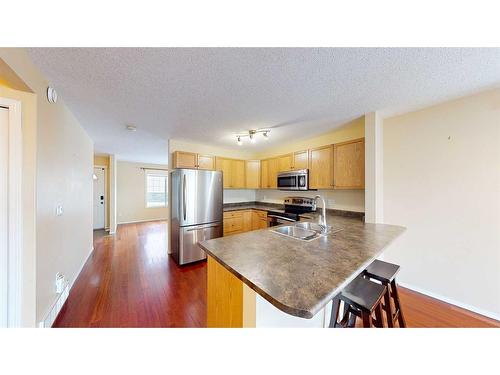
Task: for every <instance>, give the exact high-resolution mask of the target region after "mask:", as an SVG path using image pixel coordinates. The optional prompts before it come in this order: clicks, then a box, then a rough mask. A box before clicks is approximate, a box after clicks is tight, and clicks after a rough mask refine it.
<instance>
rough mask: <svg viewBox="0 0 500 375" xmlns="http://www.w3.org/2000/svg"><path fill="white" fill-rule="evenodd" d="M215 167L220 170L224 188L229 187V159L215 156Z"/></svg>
mask: <svg viewBox="0 0 500 375" xmlns="http://www.w3.org/2000/svg"><path fill="white" fill-rule="evenodd" d="M215 169H216V170H218V171H221V172H222V180H223V187H224V189H229V188H231V187H232V186H231V159H226V158H220V157H216V158H215Z"/></svg>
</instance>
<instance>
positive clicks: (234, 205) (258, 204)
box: [223, 202, 285, 212]
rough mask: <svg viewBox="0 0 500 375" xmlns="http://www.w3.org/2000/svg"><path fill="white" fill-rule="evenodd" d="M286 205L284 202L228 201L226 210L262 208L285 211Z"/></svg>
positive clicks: (225, 206)
mask: <svg viewBox="0 0 500 375" xmlns="http://www.w3.org/2000/svg"><path fill="white" fill-rule="evenodd" d="M284 209H285V207H284V206H283V205H282V204H276V203H265V202H242V203H226V204H224V207H223V210H224V212H228V211H238V210H261V211H275V212H284Z"/></svg>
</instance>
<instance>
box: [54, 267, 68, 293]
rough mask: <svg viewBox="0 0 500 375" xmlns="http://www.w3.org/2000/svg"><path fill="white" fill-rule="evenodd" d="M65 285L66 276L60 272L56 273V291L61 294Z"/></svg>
mask: <svg viewBox="0 0 500 375" xmlns="http://www.w3.org/2000/svg"><path fill="white" fill-rule="evenodd" d="M65 285H66V278H65V277H64V275H63V274H62V273H59V272H58V273H56V293H57V294H61V293H62V292H63V290H64V286H65Z"/></svg>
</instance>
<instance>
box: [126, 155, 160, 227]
mask: <svg viewBox="0 0 500 375" xmlns="http://www.w3.org/2000/svg"><path fill="white" fill-rule="evenodd" d="M141 167H142V168H163V169H166V168H167V166H166V165H157V164H144V163H131V162H125V161H118V163H117V173H116V210H117V211H116V215H117V221H118V224H120V223H130V222H136V221H148V220H165V219H167V217H168V209H167V208H166V207H161V208H146V179H145V173H146V172H145V171H144V170H143V169H141ZM165 173H166V172H165Z"/></svg>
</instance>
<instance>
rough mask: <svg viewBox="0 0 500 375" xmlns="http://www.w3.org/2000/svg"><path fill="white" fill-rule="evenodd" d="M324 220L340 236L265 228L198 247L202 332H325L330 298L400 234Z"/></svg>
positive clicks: (394, 229)
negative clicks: (203, 283) (203, 265)
mask: <svg viewBox="0 0 500 375" xmlns="http://www.w3.org/2000/svg"><path fill="white" fill-rule="evenodd" d="M316 217H317V214H316V213H314V215H313V217H312V219H313V220H314V219H315V218H316ZM327 219H328V225H330V226H333V227H335V228H341V229H342V230H340V231H338V232H333V233H331V234H328V235H326V236H324V237H320V238H317V239H314V240H312V241H302V240H298V239H294V238H290V237H286V236H283V235H280V234H277V233H275V232H273V231H272V230H271V229H272V228H267V229H261V230H254V231H251V232H246V233H241V234H236V235H232V236H228V237H223V238H216V239H212V240H208V241H203V242H200V246H201V247H202V249H204V250H205V251H206V253H207V255H208V276H207V278H208V288H207V293H208V299H207V305H208V306H207V325H208V326H209V327H280V326H285V327H286V326H288V327H326V326H328V319H329V311H330V305H331V300H332V298H333V297H334V296H335V295H336V294H337V293H338V292H339V291H341V290H342V288H343V287H344V286H345V285H347V284H348V283H349V282H350V281H351V280H352V279H354V277H356V276H357V275H358V274H359V273H360V272H361V271H363V269H364V268H365V267H366V266H367V265H369V264H370V263H371V262H372V261H373V260H374V259H375V258H377V257H378V256H379V255H380V254H381V253H382V252H383V251H384V249H385V248H386V247H387V246H388V245H389V244H390V243H391V242H392V241H394V240H395V239H396V238H397V237H398V236H400V235H401V234H402V233H403V232H404V230H405V228H403V227H401V226H395V225H386V224H367V223H364V222H362V221H361V220H360V219H359V218H350V217H343V216H338V215H334V214H333V213H332V212H329V213H328V215H327Z"/></svg>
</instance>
